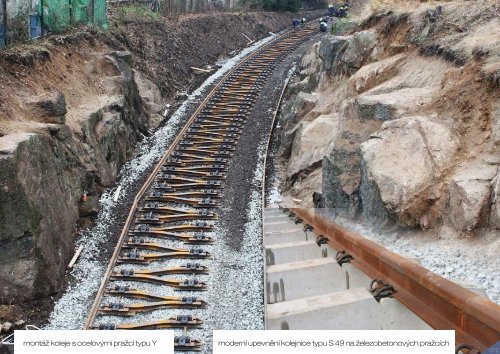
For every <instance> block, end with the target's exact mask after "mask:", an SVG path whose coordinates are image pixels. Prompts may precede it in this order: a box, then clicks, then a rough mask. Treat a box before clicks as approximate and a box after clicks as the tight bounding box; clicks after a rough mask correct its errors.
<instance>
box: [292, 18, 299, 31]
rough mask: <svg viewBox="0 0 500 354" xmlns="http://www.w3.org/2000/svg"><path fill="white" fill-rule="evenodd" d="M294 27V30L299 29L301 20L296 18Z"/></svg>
mask: <svg viewBox="0 0 500 354" xmlns="http://www.w3.org/2000/svg"><path fill="white" fill-rule="evenodd" d="M292 25H293V28H294V29H297V28H299V27H300V20H299V19H298V18H294V19H293V20H292Z"/></svg>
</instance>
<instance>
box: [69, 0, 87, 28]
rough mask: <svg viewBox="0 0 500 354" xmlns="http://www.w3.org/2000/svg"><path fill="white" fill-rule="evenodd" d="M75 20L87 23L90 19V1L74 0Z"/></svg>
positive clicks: (73, 14) (73, 15)
mask: <svg viewBox="0 0 500 354" xmlns="http://www.w3.org/2000/svg"><path fill="white" fill-rule="evenodd" d="M72 5H73V6H72V8H73V13H72V17H73V22H78V23H86V22H87V21H88V20H89V1H88V0H72Z"/></svg>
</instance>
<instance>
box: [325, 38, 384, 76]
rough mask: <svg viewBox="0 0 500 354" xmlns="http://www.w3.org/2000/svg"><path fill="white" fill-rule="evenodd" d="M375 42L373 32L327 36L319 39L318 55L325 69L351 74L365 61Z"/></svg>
mask: <svg viewBox="0 0 500 354" xmlns="http://www.w3.org/2000/svg"><path fill="white" fill-rule="evenodd" d="M376 44H377V37H376V35H375V33H374V32H370V31H362V32H356V33H355V34H353V35H351V36H345V37H340V36H327V37H325V38H324V39H323V40H322V41H321V45H320V47H319V56H320V58H321V59H322V60H323V63H324V65H325V69H327V70H332V71H340V72H343V73H347V74H349V75H352V74H353V73H354V72H356V71H357V70H358V69H359V68H361V67H362V66H363V65H364V64H365V63H366V61H367V59H368V57H369V56H370V54H371V52H372V51H373V49H374V48H375V45H376Z"/></svg>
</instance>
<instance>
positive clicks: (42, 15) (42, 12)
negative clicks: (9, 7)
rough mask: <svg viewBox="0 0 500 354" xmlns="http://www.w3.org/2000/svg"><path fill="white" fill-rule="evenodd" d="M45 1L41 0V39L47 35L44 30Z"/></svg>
mask: <svg viewBox="0 0 500 354" xmlns="http://www.w3.org/2000/svg"><path fill="white" fill-rule="evenodd" d="M5 1H7V0H5ZM43 1H44V0H40V8H41V9H42V10H41V11H40V36H41V37H43V35H44V34H45V31H44V29H43V17H44V8H43Z"/></svg>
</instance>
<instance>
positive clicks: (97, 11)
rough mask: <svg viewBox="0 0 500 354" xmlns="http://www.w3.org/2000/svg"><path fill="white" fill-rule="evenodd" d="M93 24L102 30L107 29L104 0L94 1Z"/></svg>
mask: <svg viewBox="0 0 500 354" xmlns="http://www.w3.org/2000/svg"><path fill="white" fill-rule="evenodd" d="M93 23H94V25H96V26H99V27H101V28H103V29H106V28H108V21H107V17H106V0H94V18H93Z"/></svg>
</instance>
